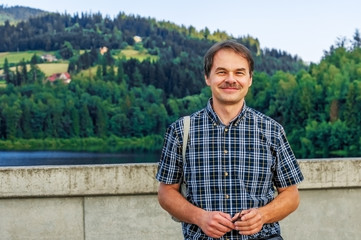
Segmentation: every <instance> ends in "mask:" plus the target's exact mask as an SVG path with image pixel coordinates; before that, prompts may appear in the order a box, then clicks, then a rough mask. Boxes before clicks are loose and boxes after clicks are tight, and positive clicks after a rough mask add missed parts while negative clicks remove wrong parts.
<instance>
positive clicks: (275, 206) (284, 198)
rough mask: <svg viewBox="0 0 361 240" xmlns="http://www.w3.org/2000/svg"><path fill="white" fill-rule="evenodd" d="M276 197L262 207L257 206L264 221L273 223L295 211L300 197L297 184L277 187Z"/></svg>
mask: <svg viewBox="0 0 361 240" xmlns="http://www.w3.org/2000/svg"><path fill="white" fill-rule="evenodd" d="M278 191H279V193H278V195H277V197H276V198H275V199H274V200H273V201H272V202H270V203H269V204H267V205H266V206H264V207H261V208H259V211H260V212H261V214H262V218H263V221H264V223H273V222H277V221H280V220H282V219H283V218H285V217H287V216H288V215H289V214H290V213H292V212H293V211H295V210H296V209H297V207H298V205H299V202H300V197H299V193H298V188H297V185H293V186H290V187H287V188H281V189H278Z"/></svg>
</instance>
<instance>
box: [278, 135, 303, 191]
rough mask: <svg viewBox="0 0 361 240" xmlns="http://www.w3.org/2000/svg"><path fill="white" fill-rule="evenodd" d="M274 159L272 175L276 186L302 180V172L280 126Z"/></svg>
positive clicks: (293, 183)
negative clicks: (274, 168) (274, 167)
mask: <svg viewBox="0 0 361 240" xmlns="http://www.w3.org/2000/svg"><path fill="white" fill-rule="evenodd" d="M276 161H277V163H276V171H275V177H274V181H275V186H276V187H279V188H284V187H289V186H292V185H295V184H298V183H300V182H302V180H303V174H302V172H301V169H300V167H299V164H298V162H297V159H296V157H295V155H294V154H293V151H292V149H291V146H290V144H289V143H288V141H287V138H286V134H285V131H284V129H283V128H281V129H280V132H279V145H278V150H277V159H276Z"/></svg>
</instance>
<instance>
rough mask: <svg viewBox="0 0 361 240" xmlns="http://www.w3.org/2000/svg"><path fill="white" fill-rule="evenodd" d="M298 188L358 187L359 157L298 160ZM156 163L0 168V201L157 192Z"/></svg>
mask: <svg viewBox="0 0 361 240" xmlns="http://www.w3.org/2000/svg"><path fill="white" fill-rule="evenodd" d="M299 163H300V167H301V169H302V172H303V174H304V176H305V180H304V181H303V182H302V183H301V184H300V186H299V188H300V189H320V188H349V187H361V158H348V159H311V160H300V161H299ZM156 172H157V164H122V165H85V166H36V167H6V168H0V198H7V197H12V198H13V197H54V196H66V197H71V196H93V195H97V196H101V195H135V194H136V195H139V194H154V193H156V192H157V188H158V182H157V181H156V180H155V178H154V177H155V174H156Z"/></svg>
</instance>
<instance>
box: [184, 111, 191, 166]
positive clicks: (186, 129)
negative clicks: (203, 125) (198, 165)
mask: <svg viewBox="0 0 361 240" xmlns="http://www.w3.org/2000/svg"><path fill="white" fill-rule="evenodd" d="M190 125H191V121H190V117H189V116H185V117H184V119H183V129H184V132H183V148H182V156H183V160H184V159H185V158H186V151H187V143H188V135H189V128H190Z"/></svg>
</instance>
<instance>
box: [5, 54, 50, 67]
mask: <svg viewBox="0 0 361 240" xmlns="http://www.w3.org/2000/svg"><path fill="white" fill-rule="evenodd" d="M45 53H49V52H44V51H24V52H0V68H3V66H4V61H5V58H7V59H8V63H9V64H18V63H19V62H21V61H22V60H24V61H26V62H27V61H30V59H31V58H32V57H33V56H34V54H36V55H38V56H41V55H43V54H45ZM50 54H52V53H50Z"/></svg>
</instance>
